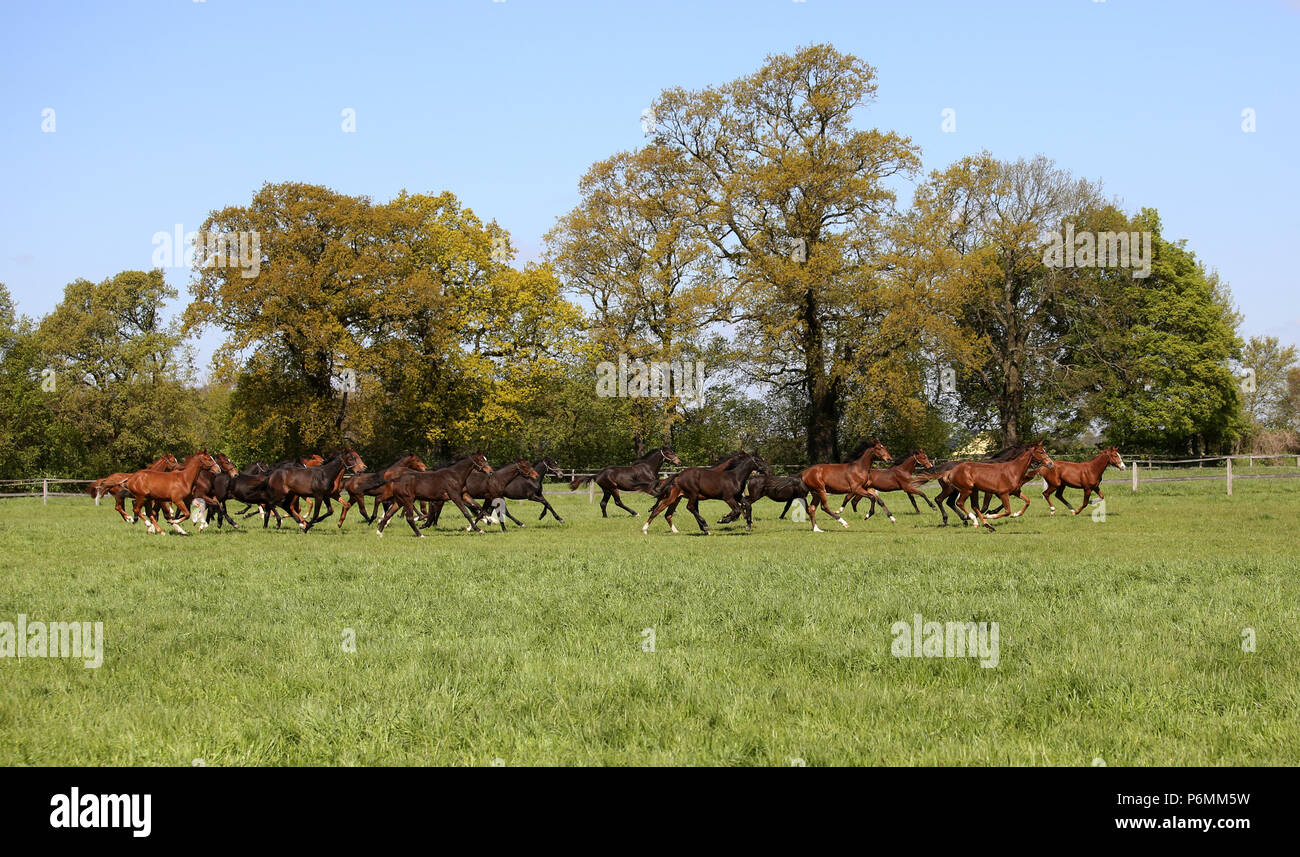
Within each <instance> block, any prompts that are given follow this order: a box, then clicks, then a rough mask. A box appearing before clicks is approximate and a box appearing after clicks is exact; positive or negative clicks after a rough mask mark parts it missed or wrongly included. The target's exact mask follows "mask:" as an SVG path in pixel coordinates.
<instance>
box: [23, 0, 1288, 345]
mask: <svg viewBox="0 0 1300 857" xmlns="http://www.w3.org/2000/svg"><path fill="white" fill-rule="evenodd" d="M5 18H6V21H5V27H4V30H3V33H2V34H0V154H2V155H3V157H2V158H0V199H2V200H3V204H0V282H4V283H5V284H7V285H8V287H9V288H10V290H11V291H12V292H13V293H14V296H15V297H16V299H17V300H18V303H19V307H20V309H21V310H22V311H23V312H25V313H27V314H29V315H40V314H43V313H45V312H48V311H49V310H50V309H51V308H52V307H53V306H54V304H55V303H56V302H57V301H58V300H59V298H60V297H61V295H62V290H63V286H64V285H65V284H66V283H68V282H69V281H71V280H73V279H76V278H78V277H85V278H88V279H92V280H100V279H103V278H104V277H107V276H111V275H112V274H114V273H116V272H117V271H120V270H124V269H131V268H137V269H139V268H148V267H150V266H151V257H152V255H153V250H154V246H153V243H152V238H153V235H154V234H155V233H156V232H159V231H171V230H172V229H173V228H174V226H175V224H177V223H179V224H183V226H184V228H185V229H187V230H190V229H197V227H198V225H199V224H200V223H201V222H202V220H203V218H204V217H205V215H206V214H207V212H208V211H210V210H212V209H215V208H220V207H222V206H225V205H231V204H242V203H246V202H247V201H248V200H249V199H250V198H251V196H252V194H253V193H254V192H255V190H256V189H257V188H258V187H259V186H260V185H261V184H262V183H263V182H265V181H284V180H297V181H306V182H314V183H319V184H324V185H328V186H330V187H332V188H334V189H336V190H339V191H342V192H345V193H352V194H368V195H370V196H371V197H373V198H375V199H387V198H389V197H391V196H393V195H394V194H395V193H396V192H397V191H399V190H401V189H402V188H406V189H408V190H411V191H435V192H436V191H441V190H443V189H448V190H451V191H452V192H454V193H455V194H456V195H457V196H458V197H460V199H461V200H462V201H463V202H464V203H465V204H467V205H469V206H470V207H471V208H473V209H474V210H475V212H476V213H478V214H479V215H480V216H482V217H484V218H485V219H495V220H497V221H498V222H499V223H501V224H502V225H503V226H505V227H506V228H507V229H509V230H510V231H511V233H512V235H513V238H514V241H515V244H516V245H517V247H518V248H519V249H520V251H521V258H522V259H531V258H536V257H537V255H538V254H539V252H540V249H541V238H542V235H543V234H544V233H545V232H546V231H547V229H549V228H550V226H551V225H552V223H553V222H554V219H555V218H556V217H557V216H558V215H560V214H562V213H563V212H565V211H567V210H568V209H569V208H570V207H571V206H572V205H573V204H574V203H575V202H576V200H577V197H576V191H577V182H578V178H579V177H580V176H581V175H582V173H583V172H584V171H585V170H586V169H587V167H589V166H590V165H591V163H593V162H594V161H596V160H599V159H602V158H605V157H608V156H609V155H611V154H613V153H614V152H617V151H619V150H622V149H629V148H633V147H635V146H637V145H639V144H640V143H641V141H642V139H643V137H642V129H641V111H642V110H643V109H644V108H645V107H646V106H647V105H648V104H649V103H650V101H651V100H652V99H653V98H654V97H655V95H656V94H658V92H659V91H660V90H662V89H664V88H666V87H670V86H685V87H690V88H698V87H703V86H707V85H710V84H719V83H723V82H726V81H728V80H731V79H733V78H735V77H738V76H740V75H743V74H746V73H749V72H751V71H753V70H755V69H757V68H758V67H759V66H760V65H761V64H762V62H763V58H764V57H765V56H766V55H767V54H770V53H786V52H789V51H792V50H793V49H795V48H796V47H798V46H800V45H805V44H809V43H813V42H830V43H832V44H834V45H835V46H836V47H837V48H839V49H840V50H842V51H845V52H849V53H853V54H855V55H857V56H859V57H861V58H863V59H865V60H867V61H868V62H870V63H871V64H872V65H874V66H876V68H877V70H878V72H879V85H880V91H879V99H878V101H877V102H876V103H875V104H874V105H872V106H871V107H870V108H868V109H866V110H864V111H862V113H861V124H863V125H864V126H876V127H881V128H888V129H893V130H895V131H898V132H900V133H902V134H906V135H909V136H911V137H912V138H913V139H914V140H915V141H916V142H917V143H919V144H920V145H921V147H922V152H923V160H924V164H925V169H926V170H927V171H928V170H932V169H937V168H941V167H943V166H945V165H947V164H949V163H951V162H952V161H954V160H956V159H957V158H960V157H962V156H964V155H968V154H972V153H976V152H979V151H981V150H984V149H987V150H988V151H990V152H992V153H993V154H994V155H995V156H997V157H1000V158H1006V159H1014V158H1017V157H1022V156H1024V157H1031V156H1033V155H1035V154H1039V153H1041V154H1045V155H1047V156H1049V157H1051V158H1053V159H1055V160H1056V161H1057V163H1058V164H1059V165H1061V166H1063V167H1066V168H1068V169H1069V170H1071V171H1072V172H1074V173H1075V174H1076V175H1078V176H1081V177H1086V178H1090V179H1099V180H1101V181H1102V182H1103V184H1104V187H1105V190H1106V192H1107V193H1108V194H1110V195H1113V196H1115V197H1117V198H1118V199H1119V200H1120V201H1121V202H1122V203H1123V205H1124V206H1125V207H1126V208H1127V209H1129V210H1135V209H1137V208H1138V207H1140V206H1153V207H1155V208H1158V209H1159V211H1160V214H1161V217H1162V219H1163V221H1164V230H1165V235H1166V237H1172V238H1186V239H1187V240H1188V242H1189V246H1190V247H1191V249H1193V250H1194V251H1195V252H1196V253H1197V255H1198V256H1199V257H1200V258H1201V259H1202V260H1204V261H1205V263H1206V264H1207V265H1208V266H1210V267H1211V268H1215V269H1217V270H1218V271H1219V272H1220V274H1221V275H1222V276H1223V277H1224V278H1225V279H1226V280H1227V281H1228V283H1229V284H1230V285H1231V287H1232V290H1233V294H1234V296H1235V298H1236V301H1237V303H1238V305H1239V307H1240V309H1241V311H1242V312H1243V314H1244V315H1245V322H1244V324H1243V327H1242V330H1243V333H1245V334H1247V335H1251V334H1259V333H1267V334H1271V335H1275V336H1279V337H1281V338H1282V339H1283V340H1284V341H1286V342H1289V343H1300V290H1298V289H1297V283H1296V274H1295V267H1294V263H1295V253H1294V250H1293V248H1294V247H1295V246H1296V241H1297V236H1300V209H1298V208H1297V203H1296V189H1297V186H1300V181H1297V179H1298V178H1300V165H1298V164H1297V153H1300V146H1298V145H1297V143H1298V142H1300V134H1297V131H1300V60H1298V59H1297V56H1296V52H1297V47H1296V45H1297V35H1298V32H1297V31H1298V30H1300V2H1296V0H1249V2H1239V3H1203V2H1182V3H1173V2H1169V3H1156V2H1136V0H1106V2H1100V3H1098V2H1092V1H1091V0H1060V2H1023V3H1014V2H980V3H973V2H954V3H937V2H935V3H927V2H916V3H868V2H858V3H855V2H831V0H806V2H793V0H752V2H743V3H742V2H706V0H699V2H666V0H656V2H565V0H505V2H493V0H446V2H438V0H429V2H421V3H414V2H412V3H396V2H391V3H390V2H364V3H363V2H359V0H358V2H355V3H343V2H323V0H317V1H316V2H302V3H287V2H263V3H255V2H235V0H205V2H191V0H155V1H154V2H115V3H112V4H105V3H89V2H77V3H68V2H26V1H25V0H24V2H10V3H7V4H6V13H5ZM47 108H52V109H53V110H54V123H55V125H54V131H53V133H47V132H45V131H43V130H42V123H43V121H44V120H43V111H44V110H46V109H47ZM345 108H351V109H353V110H355V111H356V131H355V133H344V131H343V130H342V122H343V118H342V116H341V111H343V110H344V109H345ZM946 108H951V109H953V110H954V111H956V131H955V132H954V133H945V132H943V131H942V130H941V122H942V119H943V115H942V112H943V111H944V109H946ZM1247 108H1250V109H1252V110H1254V111H1255V122H1256V130H1255V132H1254V133H1245V132H1243V130H1242V122H1243V119H1242V111H1243V110H1245V109H1247ZM167 278H168V281H169V282H171V283H172V284H173V285H175V286H177V287H178V289H179V290H180V291H181V295H182V300H181V301H178V302H177V306H179V305H180V304H181V303H182V302H183V301H184V299H185V297H186V296H185V286H186V283H187V282H188V272H187V271H186V270H184V269H180V268H176V269H170V270H169V271H168V273H167ZM215 341H216V340H215V337H214V336H211V335H210V336H208V337H205V338H204V340H203V343H202V347H201V349H200V353H201V357H202V358H203V359H204V360H206V357H207V355H208V353H210V351H211V348H212V347H213V345H214V344H215Z"/></svg>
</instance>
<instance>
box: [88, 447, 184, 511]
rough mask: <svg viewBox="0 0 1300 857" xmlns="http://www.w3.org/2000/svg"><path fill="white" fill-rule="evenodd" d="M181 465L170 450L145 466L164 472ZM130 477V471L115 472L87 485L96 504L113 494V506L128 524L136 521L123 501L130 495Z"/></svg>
mask: <svg viewBox="0 0 1300 857" xmlns="http://www.w3.org/2000/svg"><path fill="white" fill-rule="evenodd" d="M180 466H181V463H180V462H179V461H177V460H176V456H174V455H172V454H171V453H170V452H169V453H167V454H166V455H164V456H163V457H162V458H160V459H158V460H157V461H155V462H154V463H153V464H150V465H149V466H148V467H146V468H145V470H152V471H154V472H157V473H162V472H166V471H168V470H176V469H177V468H179V467H180ZM130 478H131V474H130V473H113V474H111V475H109V476H105V477H104V478H103V479H96V480H95V481H94V482H92V483H90V485H88V486H86V492H87V493H88V494H90V495H91V496H92V497H94V498H95V505H96V506H98V505H99V500H100V498H101V497H103V496H104V495H105V494H112V495H113V508H114V509H115V510H116V511H117V513H118V514H119V515H121V516H122V520H123V521H126V522H127V523H128V524H133V523H135V521H134V520H132V519H131V518H128V517H127V516H126V509H125V508H124V507H123V506H122V501H123V500H125V499H126V498H127V497H128V496H129V495H128V493H127V491H126V480H128V479H130Z"/></svg>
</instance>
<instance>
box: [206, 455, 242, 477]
mask: <svg viewBox="0 0 1300 857" xmlns="http://www.w3.org/2000/svg"><path fill="white" fill-rule="evenodd" d="M212 457H213V459H214V460H215V461H216V462H217V466H218V467H220V468H221V469H222V470H224V471H225V472H226V475H227V476H237V475H238V474H239V468H238V467H236V466H235V462H233V461H231V460H230V459H229V458H226V454H225V453H224V452H218V453H217V454H216V455H214V456H212Z"/></svg>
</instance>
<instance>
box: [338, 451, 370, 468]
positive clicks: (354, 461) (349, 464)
mask: <svg viewBox="0 0 1300 857" xmlns="http://www.w3.org/2000/svg"><path fill="white" fill-rule="evenodd" d="M343 469H344V470H346V471H348V472H349V473H357V472H359V471H362V470H365V469H366V463H365V462H364V461H363V460H362V459H361V456H360V455H358V454H357V451H356V450H355V449H348V450H344V452H343Z"/></svg>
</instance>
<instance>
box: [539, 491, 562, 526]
mask: <svg viewBox="0 0 1300 857" xmlns="http://www.w3.org/2000/svg"><path fill="white" fill-rule="evenodd" d="M532 499H534V500H536V501H537V502H538V503H541V504H542V514H540V515H538V516H537V520H539V521H540V520H542V519H543V518H545V517H546V513H547V512H548V511H549V512H550V513H551V515H552V516H554V518H555V520H557V521H559V522H560V523H561V524H563V523H564V519H563V518H561V517H560V513H559V512H557V511H555V507H554V506H552V505H551V502H550V501H549V500H547V499H546V495H545V494H543V493H542V492H541V491H538V492H537V496H536V497H533V498H532Z"/></svg>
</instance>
